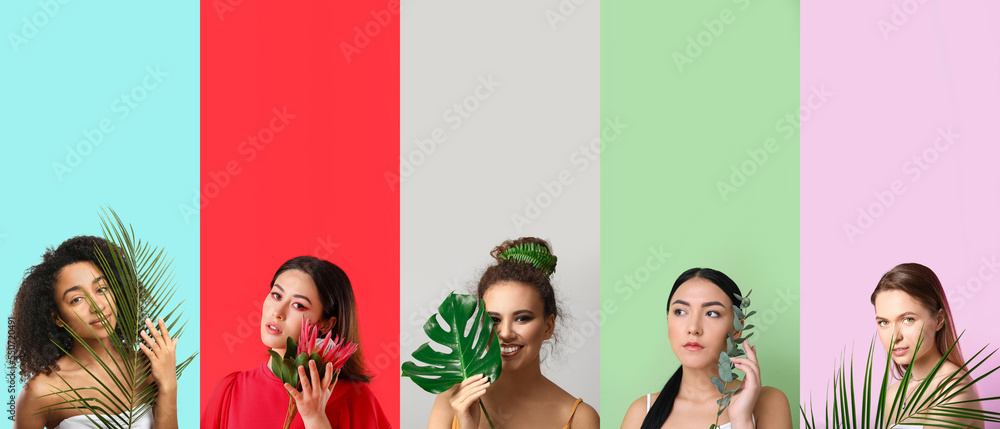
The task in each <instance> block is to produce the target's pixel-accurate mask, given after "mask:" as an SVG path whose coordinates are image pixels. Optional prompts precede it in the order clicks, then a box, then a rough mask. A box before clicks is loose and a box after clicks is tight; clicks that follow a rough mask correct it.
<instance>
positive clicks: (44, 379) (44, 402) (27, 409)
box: [14, 374, 55, 429]
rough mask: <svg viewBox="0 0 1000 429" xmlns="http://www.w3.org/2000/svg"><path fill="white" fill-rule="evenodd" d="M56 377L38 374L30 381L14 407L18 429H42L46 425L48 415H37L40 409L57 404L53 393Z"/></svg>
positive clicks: (15, 422)
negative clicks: (53, 382)
mask: <svg viewBox="0 0 1000 429" xmlns="http://www.w3.org/2000/svg"><path fill="white" fill-rule="evenodd" d="M53 378H55V376H54V375H45V374H36V375H35V376H33V377H31V378H30V379H28V382H27V383H25V384H24V387H23V388H22V389H21V393H20V394H18V396H17V401H16V403H15V405H14V426H15V427H17V428H26V429H27V428H42V427H44V426H45V424H46V420H47V416H48V413H41V414H36V412H37V411H38V409H39V408H42V407H45V406H48V405H52V404H53V403H55V401H54V400H53V398H54V397H53V396H49V397H46V396H44V395H48V394H49V393H52V392H53V390H52V387H50V384H52V381H53V380H52V379H53Z"/></svg>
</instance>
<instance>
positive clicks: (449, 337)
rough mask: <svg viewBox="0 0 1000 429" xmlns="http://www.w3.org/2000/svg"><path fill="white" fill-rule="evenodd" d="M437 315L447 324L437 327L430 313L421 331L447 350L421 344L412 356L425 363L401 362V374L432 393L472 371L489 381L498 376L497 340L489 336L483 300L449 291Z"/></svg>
mask: <svg viewBox="0 0 1000 429" xmlns="http://www.w3.org/2000/svg"><path fill="white" fill-rule="evenodd" d="M438 315H440V316H441V318H442V319H444V320H445V322H446V323H448V326H447V327H444V326H441V324H440V323H438V318H437V315H434V316H431V318H430V319H428V320H427V323H425V324H424V332H426V333H427V336H428V337H430V339H431V341H433V342H435V343H437V344H440V345H443V346H445V347H447V348H449V349H451V351H449V352H448V353H443V352H439V351H437V350H434V349H432V348H431V346H430V344H429V343H424V344H423V345H421V346H420V347H419V348H417V350H416V351H415V352H413V358H414V359H416V360H417V361H419V362H421V363H424V364H426V365H425V366H420V365H417V364H415V363H413V362H409V361H408V362H405V363H403V376H404V377H410V379H411V380H413V382H414V383H417V385H418V386H420V387H421V388H422V389H424V390H426V391H428V392H430V393H434V394H438V393H442V392H444V391H446V390H448V389H451V388H452V386H454V385H455V384H458V383H461V382H462V380H465V379H466V378H468V377H471V376H473V375H476V374H483V375H485V376H486V377H487V378H489V379H490V380H491V381H495V380H496V379H497V378H498V377H500V340H498V339H497V337H496V335H493V319H492V318H490V317H489V316H488V315H487V314H486V305H485V304H484V303H483V301H481V300H478V299H476V297H474V296H471V295H461V294H456V293H452V294H451V295H448V298H447V299H445V300H444V302H442V303H441V306H439V307H438Z"/></svg>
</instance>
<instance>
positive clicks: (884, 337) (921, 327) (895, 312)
mask: <svg viewBox="0 0 1000 429" xmlns="http://www.w3.org/2000/svg"><path fill="white" fill-rule="evenodd" d="M875 323H876V324H877V325H878V337H879V339H880V340H881V341H882V346H883V347H885V350H886V351H887V352H889V353H891V354H892V361H893V362H895V363H897V364H899V365H903V366H906V365H909V364H910V362H913V361H914V359H913V350H914V349H916V348H917V340H919V339H920V338H921V337H923V340H921V341H922V342H921V343H920V352H919V354H918V355H917V360H920V359H922V358H923V357H925V356H928V354H930V356H932V357H934V358H935V359H937V358H940V357H941V356H940V354H938V351H937V344H935V343H934V334H935V333H937V331H938V330H940V329H941V328H943V327H944V312H941V311H939V312H937V314H933V313H931V311H930V309H928V308H927V307H926V306H924V305H923V304H922V303H920V301H917V300H916V299H914V298H913V296H911V295H910V294H908V293H906V292H903V291H901V290H890V291H885V292H882V293H879V294H878V295H876V296H875Z"/></svg>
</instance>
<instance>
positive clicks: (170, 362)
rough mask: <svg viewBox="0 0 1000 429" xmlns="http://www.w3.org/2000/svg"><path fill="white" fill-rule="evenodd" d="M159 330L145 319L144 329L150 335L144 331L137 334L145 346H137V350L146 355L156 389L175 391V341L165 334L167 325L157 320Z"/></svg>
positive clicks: (167, 333) (168, 334) (161, 320)
mask: <svg viewBox="0 0 1000 429" xmlns="http://www.w3.org/2000/svg"><path fill="white" fill-rule="evenodd" d="M157 322H158V323H159V325H160V326H159V328H160V329H159V330H157V329H156V326H155V325H153V322H151V321H150V320H149V319H146V328H147V329H149V332H150V333H151V334H152V336H150V334H147V333H146V332H145V331H141V332H139V336H141V337H142V339H143V341H145V342H146V344H142V343H140V344H139V349H141V350H142V352H143V353H145V354H146V357H147V358H148V359H149V363H150V371H151V372H152V375H153V380H154V381H156V388H157V389H158V390H159V391H160V392H161V393H164V392H176V391H177V354H176V352H177V341H178V340H177V339H175V338H170V333H169V332H167V325H166V324H165V323H163V319H158V320H157Z"/></svg>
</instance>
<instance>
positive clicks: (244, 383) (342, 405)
mask: <svg viewBox="0 0 1000 429" xmlns="http://www.w3.org/2000/svg"><path fill="white" fill-rule="evenodd" d="M287 411H288V392H286V391H285V388H284V387H283V385H282V384H281V380H278V377H275V376H274V374H273V373H271V370H270V369H268V368H267V362H264V363H263V364H261V365H260V366H258V367H256V368H253V369H250V370H247V371H240V372H234V373H232V374H229V375H227V376H226V377H225V378H223V379H222V381H219V384H217V385H216V386H215V390H214V391H213V392H212V397H211V398H209V400H208V405H207V406H206V407H205V412H204V413H203V414H202V416H201V427H202V428H203V429H207V428H212V429H214V428H227V429H243V428H245V429H254V428H262V429H276V428H277V429H280V428H281V424H282V423H283V422H284V419H285V412H287ZM326 415H327V417H329V418H330V425H331V426H333V427H334V428H389V427H390V426H389V420H388V419H386V417H385V413H383V412H382V407H380V406H379V404H378V400H377V399H375V395H374V394H372V391H371V389H369V388H368V385H367V384H365V383H362V382H358V381H347V380H340V381H337V385H336V386H335V387H334V388H333V393H332V394H331V395H330V401H329V402H327V404H326ZM292 428H296V429H304V428H305V426H304V425H303V423H302V416H300V415H298V413H296V415H295V420H293V421H292Z"/></svg>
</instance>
